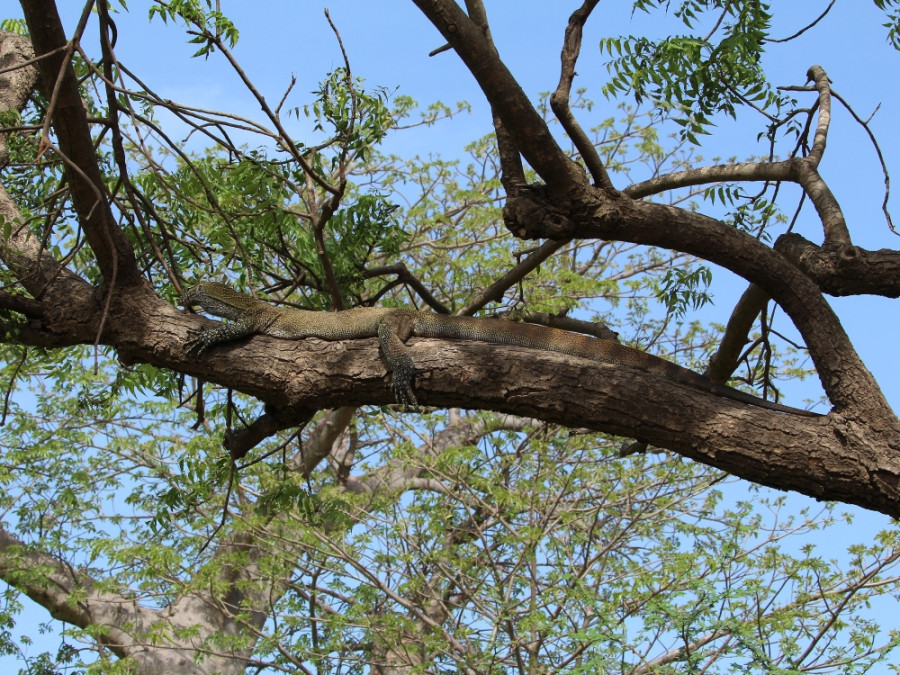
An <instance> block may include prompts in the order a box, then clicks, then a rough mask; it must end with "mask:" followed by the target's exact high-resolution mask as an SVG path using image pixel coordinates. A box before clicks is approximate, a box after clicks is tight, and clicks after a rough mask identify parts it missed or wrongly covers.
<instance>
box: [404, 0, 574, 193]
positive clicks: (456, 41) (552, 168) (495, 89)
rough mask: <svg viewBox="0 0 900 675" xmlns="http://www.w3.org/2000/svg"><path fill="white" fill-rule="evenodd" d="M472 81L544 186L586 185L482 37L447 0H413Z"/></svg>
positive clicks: (561, 187) (450, 1) (473, 25)
mask: <svg viewBox="0 0 900 675" xmlns="http://www.w3.org/2000/svg"><path fill="white" fill-rule="evenodd" d="M414 2H415V4H416V6H418V7H419V9H420V10H422V13H423V14H425V16H426V17H428V19H429V20H430V21H431V23H432V24H434V26H435V27H436V28H437V29H438V30H439V31H440V32H441V34H442V35H443V36H444V38H445V39H446V40H447V42H449V43H450V44H451V45H452V46H453V49H454V50H455V51H456V53H457V54H459V56H460V58H461V59H462V60H463V62H464V63H465V64H466V66H467V67H468V69H469V71H470V72H471V73H472V75H473V76H474V77H475V79H476V80H477V82H478V84H479V86H480V87H481V90H482V91H483V92H484V95H485V97H486V98H487V100H488V102H489V103H490V104H491V108H492V109H493V111H494V114H496V115H498V116H499V117H500V119H501V120H502V121H503V125H504V127H505V128H506V129H507V131H508V132H509V134H510V136H511V137H512V140H513V142H514V143H515V146H516V147H517V148H518V150H519V151H520V152H521V153H522V155H523V156H524V157H525V159H526V160H527V161H528V163H529V164H531V166H532V167H533V168H534V170H535V171H537V172H538V174H539V175H540V176H541V178H543V179H544V180H545V181H546V182H547V184H548V185H550V186H551V187H553V188H554V189H558V190H568V189H571V188H572V187H574V186H576V185H582V184H585V183H586V180H585V176H584V173H583V172H582V170H581V168H580V167H579V166H578V165H577V164H576V163H575V162H573V161H572V160H571V159H569V158H568V157H567V156H566V154H565V153H564V152H563V151H562V148H560V147H559V145H558V144H557V142H556V139H554V138H553V134H551V133H550V129H549V128H548V127H547V125H546V123H545V122H544V120H543V119H541V116H540V114H539V113H538V112H537V110H535V109H534V106H533V105H532V104H531V102H530V101H529V100H528V96H527V95H526V94H525V92H524V91H522V88H521V87H520V86H519V83H518V82H517V81H516V79H515V78H514V77H513V75H512V73H510V72H509V69H508V68H507V67H506V65H504V63H503V62H502V61H501V60H500V57H499V56H498V55H497V52H496V50H495V49H494V48H493V46H492V45H491V44H490V43H489V42H488V41H487V39H485V36H484V33H483V32H482V30H481V28H479V27H478V26H477V25H476V24H475V23H474V22H473V21H472V20H471V19H470V18H469V17H468V16H466V13H465V12H463V11H462V9H461V8H460V7H459V6H458V5H457V4H456V2H454V1H453V0H414Z"/></svg>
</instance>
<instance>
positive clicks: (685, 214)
mask: <svg viewBox="0 0 900 675" xmlns="http://www.w3.org/2000/svg"><path fill="white" fill-rule="evenodd" d="M504 219H505V220H506V223H507V226H508V227H509V228H510V230H511V231H512V232H513V233H514V234H516V235H517V236H520V237H523V238H543V237H549V238H570V237H575V238H591V239H597V238H600V239H614V240H621V241H629V242H632V243H636V244H646V245H651V246H661V247H663V248H667V249H672V250H676V251H681V252H684V253H690V254H692V255H695V256H698V257H700V258H703V259H704V260H709V261H711V262H714V263H716V264H719V265H722V266H723V267H726V268H728V269H730V270H732V271H733V272H735V273H736V274H739V275H740V276H742V277H744V278H745V279H747V280H749V281H751V282H753V283H756V284H758V285H759V286H760V287H761V288H763V289H764V290H765V291H766V292H767V293H768V294H769V295H770V296H771V297H772V298H773V299H774V300H775V301H776V302H778V303H779V304H780V305H781V306H782V307H783V308H784V310H785V311H786V312H787V313H788V315H789V316H790V317H791V319H792V320H793V321H794V324H795V325H796V326H797V329H798V330H799V331H800V333H801V335H802V336H803V338H804V340H805V341H806V345H807V347H809V350H810V354H811V356H812V358H813V361H814V362H815V365H816V369H817V371H818V373H819V377H820V378H821V380H822V385H823V387H824V388H825V391H826V393H827V394H828V396H829V398H830V399H831V402H832V403H833V404H834V405H835V406H836V407H837V408H838V409H839V410H842V411H850V410H852V411H854V412H853V414H855V415H858V416H859V417H860V419H867V420H869V422H870V423H871V422H872V421H873V420H874V419H879V420H890V421H889V422H887V424H889V425H893V424H894V423H895V422H896V419H895V418H894V415H893V412H892V411H891V408H890V406H889V405H888V404H887V401H886V400H885V399H884V396H883V395H882V393H881V390H880V389H879V388H878V385H877V383H876V382H875V380H874V378H873V377H872V375H871V373H869V371H868V370H867V369H866V367H865V365H864V364H863V363H862V361H861V359H860V358H859V356H858V355H857V354H856V351H855V350H854V349H853V345H852V344H851V342H850V340H849V338H848V337H847V334H846V333H845V332H844V329H843V327H842V326H841V323H840V321H839V320H838V318H837V317H836V316H835V314H834V312H833V311H832V309H831V307H830V306H829V305H828V303H827V302H825V299H824V298H823V297H822V294H821V293H820V291H819V289H818V287H817V286H816V285H815V284H814V283H813V282H812V281H811V280H810V279H809V278H808V277H807V276H806V275H804V274H803V273H802V272H800V270H798V269H797V268H796V267H794V266H793V265H792V264H790V262H788V260H787V259H786V258H784V257H783V256H782V255H781V254H780V253H778V252H776V251H773V250H772V249H770V248H768V247H767V246H765V245H764V244H762V243H761V242H759V241H757V240H756V239H755V238H753V237H751V236H749V235H748V234H746V233H744V232H740V231H738V230H735V229H734V228H731V227H728V226H727V225H725V224H724V223H721V222H719V221H717V220H714V219H713V218H709V217H707V216H704V215H702V214H698V213H692V212H689V211H685V210H682V209H678V208H675V207H671V206H667V205H664V204H653V203H648V202H634V201H631V200H630V199H627V198H624V197H623V198H619V199H613V200H611V199H609V198H608V196H607V195H605V194H602V193H598V194H594V193H593V192H592V190H590V189H588V190H585V191H584V192H583V194H581V195H579V196H578V199H577V201H573V203H568V204H567V203H565V202H562V200H560V199H559V197H558V196H550V195H549V194H548V192H547V191H546V190H545V189H544V188H541V187H539V186H535V187H532V188H531V189H530V190H528V191H527V192H526V191H523V192H521V193H520V196H519V197H517V198H516V199H511V200H509V201H508V202H507V205H506V207H505V209H504Z"/></svg>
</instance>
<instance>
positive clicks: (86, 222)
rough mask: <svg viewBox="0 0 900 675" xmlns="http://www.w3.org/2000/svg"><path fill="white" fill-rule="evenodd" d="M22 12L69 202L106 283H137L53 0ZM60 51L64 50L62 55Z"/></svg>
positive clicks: (32, 0)
mask: <svg viewBox="0 0 900 675" xmlns="http://www.w3.org/2000/svg"><path fill="white" fill-rule="evenodd" d="M22 11H23V13H24V15H25V20H26V22H27V24H28V30H29V32H30V34H31V41H32V45H33V47H34V52H35V54H36V55H37V56H43V55H47V58H43V59H41V60H40V61H39V62H38V68H39V69H40V73H41V78H42V80H43V86H44V89H45V90H46V91H54V90H55V91H54V97H53V100H52V101H51V106H52V115H53V118H52V119H53V128H54V130H55V132H56V135H57V138H58V139H59V149H60V152H61V153H62V155H63V157H64V159H66V160H67V161H66V164H65V171H66V178H67V181H68V184H69V188H70V191H71V195H72V203H73V206H74V207H75V210H76V212H77V213H78V216H79V221H80V223H81V226H82V229H83V230H84V233H85V237H86V238H87V241H88V245H89V246H90V247H91V249H92V250H93V251H94V254H95V256H96V259H97V265H98V267H99V268H100V271H101V273H102V274H103V277H104V279H105V280H106V281H107V283H110V284H115V283H122V284H124V285H129V284H132V283H136V282H137V281H138V280H139V279H140V273H139V271H138V269H137V264H136V261H135V257H134V251H133V249H132V247H131V244H130V243H129V241H128V239H127V238H126V237H125V235H124V233H123V232H122V231H121V230H120V229H119V227H118V225H116V223H115V220H114V218H113V215H112V212H111V211H110V209H109V204H108V203H107V200H106V190H105V187H104V184H103V180H102V178H101V175H100V167H99V166H98V164H97V154H96V150H95V148H94V142H93V139H92V138H91V132H90V127H89V126H88V120H87V113H86V111H85V109H84V104H83V103H82V101H81V93H80V92H79V89H78V80H77V78H76V77H75V70H74V68H73V67H72V63H71V53H72V52H71V50H69V49H64V48H67V47H68V46H69V43H68V41H67V40H66V36H65V32H64V31H63V27H62V22H61V21H60V18H59V14H58V13H57V10H56V5H55V3H54V2H53V1H52V0H27V2H22ZM61 50H62V51H61Z"/></svg>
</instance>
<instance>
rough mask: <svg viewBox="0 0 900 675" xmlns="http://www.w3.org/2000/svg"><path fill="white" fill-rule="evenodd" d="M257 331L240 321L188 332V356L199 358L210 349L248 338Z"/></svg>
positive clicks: (193, 329) (186, 343) (186, 344)
mask: <svg viewBox="0 0 900 675" xmlns="http://www.w3.org/2000/svg"><path fill="white" fill-rule="evenodd" d="M254 332H255V331H254V330H253V329H252V328H249V329H248V327H247V326H245V325H243V324H242V323H241V322H240V321H238V322H237V323H220V324H219V325H218V326H217V327H216V328H199V329H198V328H192V329H191V330H190V331H188V334H189V336H190V337H189V338H188V340H187V342H185V346H186V347H187V351H188V354H193V355H196V356H199V355H200V354H202V353H203V352H205V351H206V350H207V349H209V348H210V347H215V346H216V345H219V344H222V343H223V342H231V341H232V340H238V339H240V338H242V337H246V336H248V335H250V334H252V333H254Z"/></svg>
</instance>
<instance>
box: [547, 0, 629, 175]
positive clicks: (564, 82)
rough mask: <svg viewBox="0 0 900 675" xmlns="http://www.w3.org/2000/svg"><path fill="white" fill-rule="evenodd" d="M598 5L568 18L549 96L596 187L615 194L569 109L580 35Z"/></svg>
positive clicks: (589, 2)
mask: <svg viewBox="0 0 900 675" xmlns="http://www.w3.org/2000/svg"><path fill="white" fill-rule="evenodd" d="M598 2H600V0H584V4H583V5H581V7H579V8H578V9H576V10H575V11H574V12H572V16H570V17H569V25H568V26H567V27H566V36H565V39H564V40H563V48H562V54H561V55H560V62H561V63H562V68H561V72H560V75H559V84H558V85H557V87H556V91H554V92H553V93H552V94H551V95H550V107H551V108H552V109H553V112H554V114H556V117H557V119H558V120H559V122H560V124H562V126H563V129H565V130H566V133H567V134H569V138H571V139H572V142H573V143H574V144H575V147H576V148H577V149H578V152H579V153H580V154H581V158H582V159H583V160H584V163H585V165H586V166H587V168H588V171H589V172H590V174H591V177H592V178H593V179H594V183H595V184H596V185H597V186H598V187H600V188H601V189H603V190H609V191H612V190H615V188H614V187H613V184H612V181H611V180H610V179H609V174H608V173H607V172H606V167H604V166H603V162H602V161H601V159H600V155H598V154H597V149H596V148H595V147H594V144H593V143H591V141H590V139H589V138H588V137H587V134H585V133H584V129H582V128H581V125H580V124H578V120H576V119H575V115H573V114H572V109H571V108H570V107H569V92H571V90H572V80H573V79H574V78H575V62H576V61H577V60H578V54H579V53H580V52H581V35H582V32H583V29H584V24H585V22H586V21H587V20H588V17H589V16H590V14H591V12H592V11H593V9H594V7H596V6H597V3H598Z"/></svg>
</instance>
